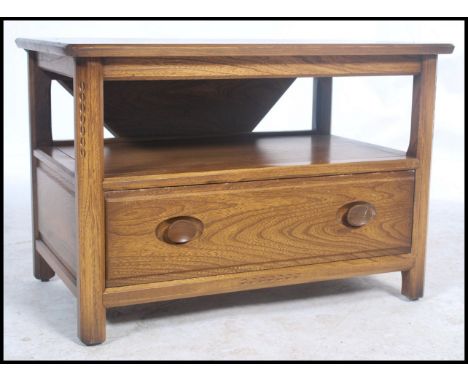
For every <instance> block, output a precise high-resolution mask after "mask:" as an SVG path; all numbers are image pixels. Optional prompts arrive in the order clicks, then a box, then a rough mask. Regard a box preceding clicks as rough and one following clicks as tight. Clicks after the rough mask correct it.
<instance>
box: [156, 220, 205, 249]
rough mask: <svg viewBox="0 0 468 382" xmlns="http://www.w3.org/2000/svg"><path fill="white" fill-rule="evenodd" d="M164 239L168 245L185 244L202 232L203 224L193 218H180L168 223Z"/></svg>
mask: <svg viewBox="0 0 468 382" xmlns="http://www.w3.org/2000/svg"><path fill="white" fill-rule="evenodd" d="M168 223H169V225H168V226H167V229H166V232H165V235H164V239H165V241H166V242H168V243H170V244H185V243H188V242H189V241H190V240H193V239H194V238H195V237H197V236H198V235H199V234H201V232H202V231H203V223H202V222H201V221H200V220H198V219H195V218H191V217H180V218H175V219H173V220H172V221H171V222H168Z"/></svg>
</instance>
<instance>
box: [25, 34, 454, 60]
mask: <svg viewBox="0 0 468 382" xmlns="http://www.w3.org/2000/svg"><path fill="white" fill-rule="evenodd" d="M16 44H17V45H18V46H19V47H20V48H24V49H26V50H32V51H38V52H43V53H50V54H57V55H64V56H73V57H210V56H211V57H213V56H237V57H241V56H244V57H248V56H265V55H267V56H295V55H304V56H325V55H327V56H369V55H371V56H372V55H374V56H375V55H426V54H442V53H451V52H452V51H453V45H451V44H316V43H310V42H308V41H275V42H272V41H267V40H265V41H258V40H243V41H235V40H228V41H223V40H187V41H184V40H145V39H133V40H132V39H120V40H119V39H47V40H37V39H28V38H19V39H17V40H16Z"/></svg>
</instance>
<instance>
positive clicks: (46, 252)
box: [35, 240, 77, 296]
mask: <svg viewBox="0 0 468 382" xmlns="http://www.w3.org/2000/svg"><path fill="white" fill-rule="evenodd" d="M35 245H36V249H37V251H38V252H39V253H40V254H41V256H42V257H43V258H44V259H45V260H46V261H47V263H48V264H49V265H50V266H51V267H52V269H53V270H54V271H55V273H56V274H57V275H58V276H59V277H60V279H61V280H62V281H63V282H64V283H65V285H66V286H67V287H68V289H70V291H71V292H72V293H73V294H74V295H75V296H76V294H77V291H76V278H75V276H74V275H73V273H71V272H70V271H69V270H68V269H67V267H66V266H65V265H63V263H62V262H61V261H60V260H59V258H58V257H57V256H56V255H55V254H54V253H53V252H52V251H51V250H50V249H49V248H48V247H47V245H46V244H45V243H44V242H43V241H42V240H36V241H35Z"/></svg>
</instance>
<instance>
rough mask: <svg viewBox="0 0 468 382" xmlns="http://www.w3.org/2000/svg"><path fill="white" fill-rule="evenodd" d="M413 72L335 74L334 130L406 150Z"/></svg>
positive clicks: (337, 132)
mask: <svg viewBox="0 0 468 382" xmlns="http://www.w3.org/2000/svg"><path fill="white" fill-rule="evenodd" d="M412 89H413V77H412V76H388V77H387V76H385V77H346V78H333V100H332V134H334V135H339V136H341V137H346V138H352V139H357V140H360V141H365V142H368V143H372V144H376V145H381V146H386V147H390V148H393V149H396V150H401V151H406V149H407V148H408V143H409V136H410V125H411V105H412Z"/></svg>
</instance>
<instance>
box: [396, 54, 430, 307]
mask: <svg viewBox="0 0 468 382" xmlns="http://www.w3.org/2000/svg"><path fill="white" fill-rule="evenodd" d="M436 63H437V57H435V56H429V57H426V58H424V59H423V63H422V72H421V74H420V75H419V76H415V78H414V84H413V110H412V118H411V136H410V144H409V148H408V155H410V156H413V157H416V158H418V159H419V160H420V164H421V165H420V167H419V168H418V169H417V170H416V176H415V199H414V225H413V238H414V239H413V244H412V249H411V253H412V254H413V255H414V256H415V258H416V261H415V264H414V267H413V268H411V269H410V270H408V271H405V272H403V273H402V277H403V281H402V294H404V295H405V296H407V297H408V298H409V299H411V300H416V299H418V298H420V297H422V296H423V293H424V267H425V254H426V240H427V220H428V208H429V172H430V166H431V147H432V135H433V123H434V105H435V86H436Z"/></svg>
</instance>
